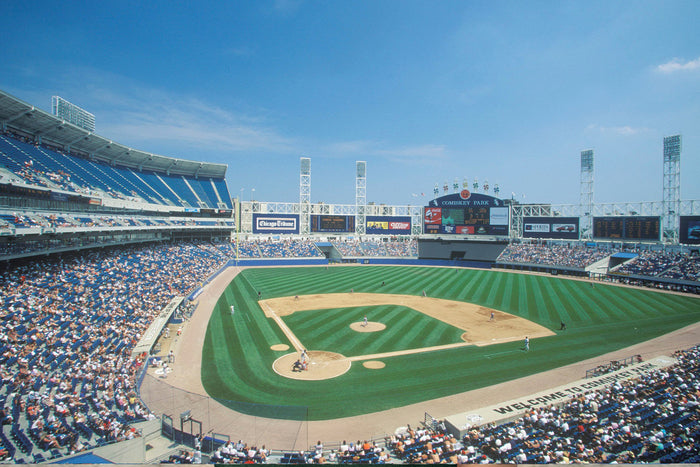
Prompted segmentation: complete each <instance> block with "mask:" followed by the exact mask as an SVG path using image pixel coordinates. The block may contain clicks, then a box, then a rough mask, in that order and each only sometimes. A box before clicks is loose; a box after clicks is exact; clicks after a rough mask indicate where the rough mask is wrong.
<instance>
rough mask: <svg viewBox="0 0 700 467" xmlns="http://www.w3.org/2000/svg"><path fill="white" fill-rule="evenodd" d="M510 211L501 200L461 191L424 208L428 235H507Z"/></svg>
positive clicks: (425, 230) (437, 199)
mask: <svg viewBox="0 0 700 467" xmlns="http://www.w3.org/2000/svg"><path fill="white" fill-rule="evenodd" d="M509 224H510V209H509V208H508V206H507V205H506V204H505V203H504V202H503V200H500V199H498V198H495V197H493V196H489V195H485V194H481V193H471V192H470V191H469V190H462V191H461V192H460V193H453V194H450V195H445V196H442V197H440V198H436V199H434V200H432V201H430V204H429V205H428V206H425V207H424V208H423V232H424V233H427V234H457V235H508V226H509Z"/></svg>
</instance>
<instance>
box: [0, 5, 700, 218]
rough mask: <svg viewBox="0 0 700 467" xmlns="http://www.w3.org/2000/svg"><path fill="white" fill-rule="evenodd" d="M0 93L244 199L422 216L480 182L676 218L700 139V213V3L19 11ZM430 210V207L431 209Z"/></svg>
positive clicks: (4, 51)
mask: <svg viewBox="0 0 700 467" xmlns="http://www.w3.org/2000/svg"><path fill="white" fill-rule="evenodd" d="M0 12H1V14H0V31H2V37H3V40H2V48H1V49H0V63H1V64H2V66H0V89H3V90H4V91H6V92H9V93H10V94H13V95H15V96H16V97H18V98H20V99H22V100H24V101H26V102H29V103H31V104H33V105H36V106H38V107H40V108H43V109H45V110H47V111H50V103H51V96H52V95H60V96H62V97H64V98H65V99H67V100H69V101H71V102H73V103H74V104H76V105H79V106H81V107H83V108H85V109H86V110H88V111H90V112H92V113H93V114H95V116H96V123H97V132H98V133H99V134H101V135H103V136H105V137H108V138H110V139H113V140H115V141H118V142H120V143H122V144H126V145H129V146H131V147H134V148H138V149H141V150H144V151H149V152H153V153H157V154H163V155H167V156H173V157H179V158H184V159H191V160H202V161H208V162H220V163H225V164H228V175H227V178H228V182H229V187H230V189H231V194H232V195H233V196H237V195H242V196H243V199H246V200H247V199H250V198H251V196H253V189H255V191H254V197H255V198H256V199H258V200H262V201H290V202H295V201H298V199H299V158H300V157H302V156H304V157H309V158H311V171H312V175H311V199H312V201H313V202H318V201H323V202H327V203H341V204H354V202H355V161H358V160H363V161H367V200H368V201H374V202H376V203H387V204H423V203H424V202H427V200H429V199H431V198H432V197H433V196H432V194H433V187H434V186H435V184H436V183H437V184H440V185H441V186H442V185H443V183H444V182H446V181H447V182H449V184H450V185H451V184H452V183H453V181H454V179H455V178H458V179H459V181H460V183H461V182H462V180H463V179H464V178H465V177H466V178H467V179H468V180H469V183H470V185H471V183H472V182H473V179H474V178H475V177H476V178H478V180H479V182H480V183H483V181H484V180H488V181H489V183H490V184H491V186H493V185H494V184H498V185H499V186H500V190H501V193H500V195H501V196H502V197H510V196H511V194H513V193H514V194H515V197H516V199H518V200H520V201H523V202H553V203H574V204H576V203H578V200H579V192H580V176H579V168H580V160H579V157H580V152H581V151H582V150H585V149H593V150H594V151H595V172H594V173H595V200H596V201H597V202H617V201H619V202H625V201H660V200H661V199H662V181H663V178H662V174H663V163H662V147H663V137H664V136H669V135H673V134H679V133H680V134H682V135H683V152H682V154H681V167H682V178H681V194H682V198H683V199H700V183H698V179H699V178H700V160H699V158H698V156H699V154H700V33H698V30H697V19H698V18H700V2H698V1H694V0H693V1H651V2H650V1H614V2H610V1H585V2H584V1H576V2H566V1H551V0H548V1H541V2H540V1H412V0H405V1H361V0H356V1H343V2H341V1H295V0H286V1H255V2H253V1H230V2H224V1H215V2H210V1H198V2H193V1H190V2H185V1H181V2H178V1H170V0H168V1H145V2H142V1H119V2H116V1H104V2H96V1H92V0H91V1H84V2H83V1H68V2H56V1H52V2H46V1H35V2H3V3H2V7H0ZM421 193H424V194H425V196H424V197H421V196H420V195H421Z"/></svg>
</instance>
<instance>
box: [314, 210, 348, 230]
mask: <svg viewBox="0 0 700 467" xmlns="http://www.w3.org/2000/svg"><path fill="white" fill-rule="evenodd" d="M311 231H312V232H354V231H355V217H354V216H333V215H325V214H312V215H311Z"/></svg>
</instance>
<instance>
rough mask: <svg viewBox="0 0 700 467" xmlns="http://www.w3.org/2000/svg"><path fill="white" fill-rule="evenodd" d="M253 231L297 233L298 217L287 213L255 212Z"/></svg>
mask: <svg viewBox="0 0 700 467" xmlns="http://www.w3.org/2000/svg"><path fill="white" fill-rule="evenodd" d="M253 221H254V222H253V232H254V233H299V218H298V217H297V216H289V215H275V214H256V215H254V217H253Z"/></svg>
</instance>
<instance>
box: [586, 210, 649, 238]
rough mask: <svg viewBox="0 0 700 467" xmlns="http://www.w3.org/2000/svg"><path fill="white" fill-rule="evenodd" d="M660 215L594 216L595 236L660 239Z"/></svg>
mask: <svg viewBox="0 0 700 467" xmlns="http://www.w3.org/2000/svg"><path fill="white" fill-rule="evenodd" d="M660 232H661V218H659V217H658V216H611V217H594V218H593V238H603V239H605V238H607V239H620V240H655V241H658V240H659V236H660Z"/></svg>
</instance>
